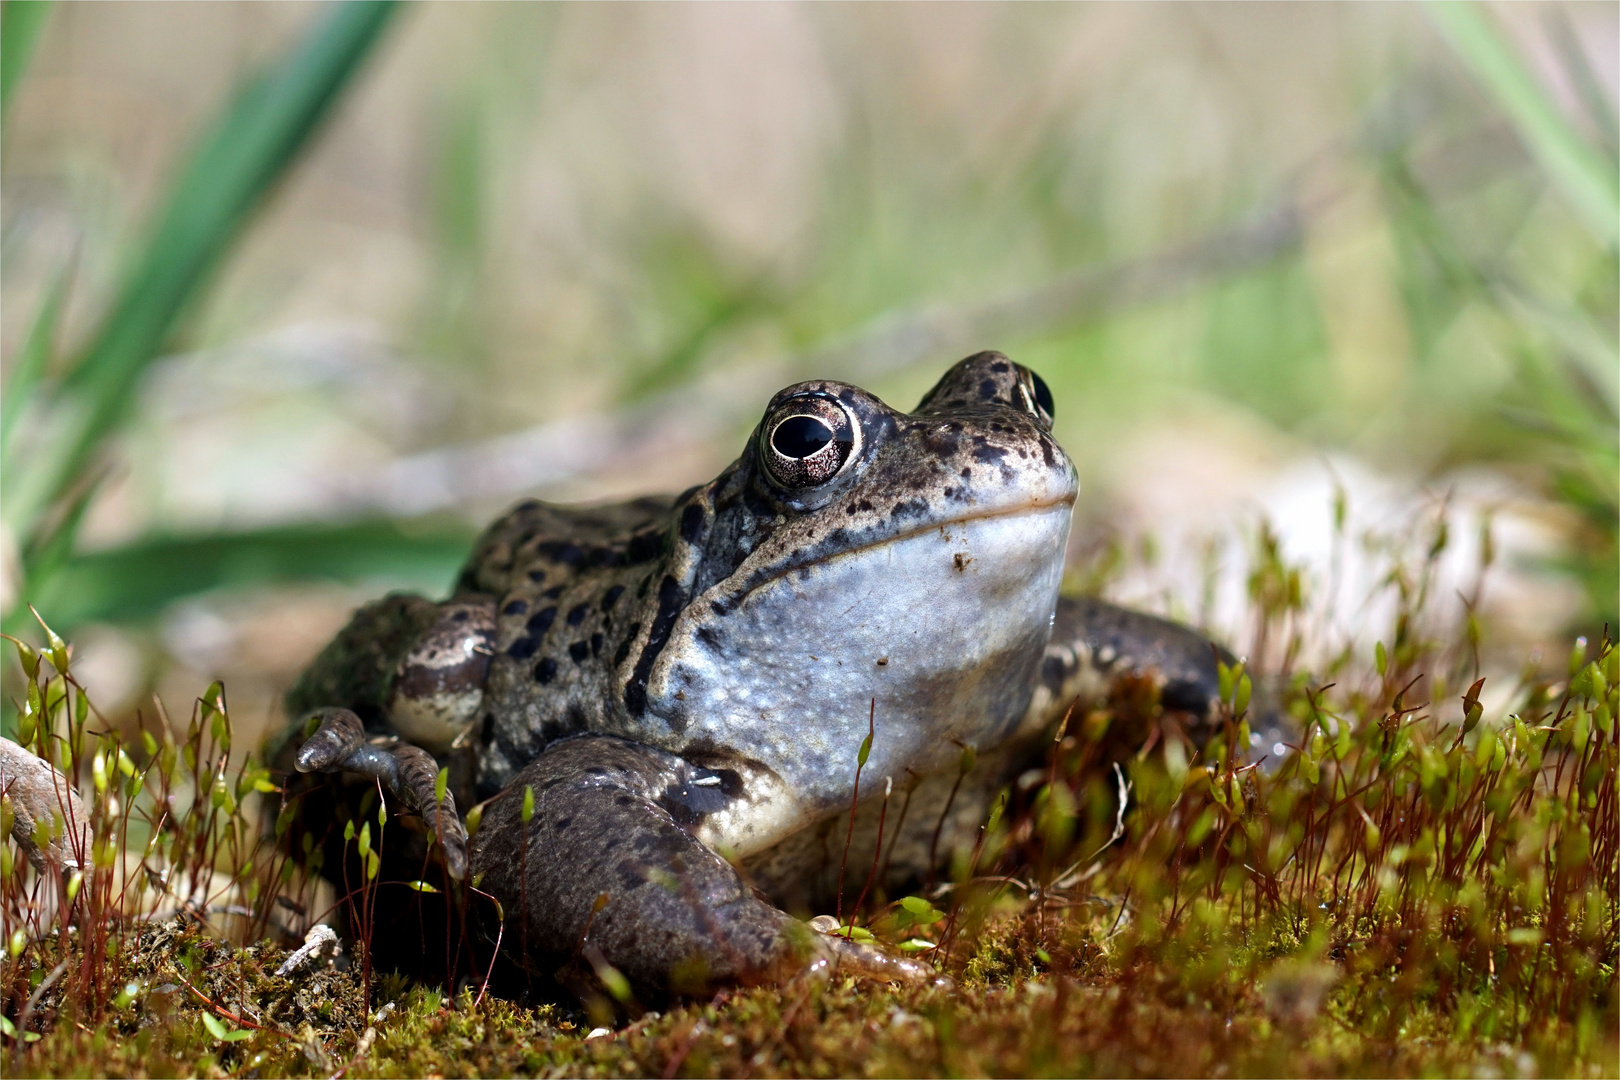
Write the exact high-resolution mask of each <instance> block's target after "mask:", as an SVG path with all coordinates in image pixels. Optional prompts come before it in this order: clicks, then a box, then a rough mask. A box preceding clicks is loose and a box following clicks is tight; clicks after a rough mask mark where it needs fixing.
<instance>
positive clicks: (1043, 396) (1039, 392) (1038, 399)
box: [1029, 371, 1057, 416]
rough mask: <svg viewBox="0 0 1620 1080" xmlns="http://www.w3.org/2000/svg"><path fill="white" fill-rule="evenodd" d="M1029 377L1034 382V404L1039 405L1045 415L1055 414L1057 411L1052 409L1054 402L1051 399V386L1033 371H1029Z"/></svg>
mask: <svg viewBox="0 0 1620 1080" xmlns="http://www.w3.org/2000/svg"><path fill="white" fill-rule="evenodd" d="M1029 378H1030V381H1031V382H1033V383H1034V384H1035V404H1037V405H1039V406H1040V407H1041V410H1042V411H1043V412H1045V413H1046V415H1047V416H1056V415H1057V412H1056V411H1055V410H1054V409H1053V405H1054V404H1055V403H1054V402H1053V401H1052V390H1051V387H1049V386H1047V385H1046V380H1045V379H1043V378H1041V377H1040V376H1039V375H1037V374H1035V373H1034V372H1033V371H1032V372H1030V373H1029Z"/></svg>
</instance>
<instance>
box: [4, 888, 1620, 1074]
mask: <svg viewBox="0 0 1620 1080" xmlns="http://www.w3.org/2000/svg"><path fill="white" fill-rule="evenodd" d="M1108 919H1112V916H1107V917H1106V919H1105V918H1102V917H1099V919H1098V920H1097V925H1095V926H1093V927H1091V929H1094V930H1097V931H1099V932H1103V933H1106V932H1107V927H1106V921H1107V920H1108ZM1026 922H1027V919H1026V918H1024V917H1021V916H1020V915H1018V914H1015V913H1011V912H1009V913H1005V914H1001V915H997V916H993V917H992V918H991V920H990V921H989V922H988V923H987V924H986V926H985V927H984V929H983V932H982V933H981V935H980V936H979V938H978V940H977V942H976V944H975V949H974V951H973V953H972V954H971V956H970V957H969V958H968V961H967V964H966V971H965V972H964V974H963V977H962V978H961V979H960V981H958V982H957V983H956V985H954V986H950V987H897V986H887V985H870V984H861V983H857V982H855V981H854V980H847V979H837V978H835V979H833V980H831V981H828V982H806V983H802V984H797V985H789V986H786V987H782V988H768V989H767V988H754V989H746V990H731V991H722V992H720V993H718V994H716V995H715V996H714V997H713V998H712V999H710V1000H707V1001H702V1002H694V1003H689V1004H685V1005H680V1006H677V1007H673V1008H670V1009H668V1010H667V1011H664V1012H661V1013H659V1012H652V1013H647V1014H645V1015H643V1016H642V1017H640V1018H639V1019H637V1020H635V1021H633V1022H628V1023H622V1024H620V1025H618V1026H616V1027H615V1028H614V1029H613V1030H612V1032H611V1034H608V1035H606V1036H602V1035H598V1036H596V1037H594V1038H588V1037H587V1036H588V1035H589V1033H590V1032H591V1031H592V1030H594V1027H593V1023H592V1021H591V1019H590V1018H589V1017H588V1016H587V1015H586V1013H585V1012H583V1011H582V1010H581V1009H579V1008H578V1007H575V1006H571V1005H567V1004H557V1003H545V1004H540V1005H537V1006H532V1007H524V1006H521V1005H517V1004H513V1003H511V1002H509V1001H505V1000H502V999H500V998H497V997H493V996H487V997H485V998H484V1000H483V1001H476V1000H475V994H474V991H473V989H472V988H468V989H466V990H464V991H463V992H462V993H461V994H460V995H458V996H457V997H454V998H446V997H445V996H444V995H443V994H441V993H440V992H438V991H436V990H434V989H432V988H429V987H425V986H421V985H414V984H411V983H409V982H408V981H406V980H404V979H402V978H398V977H385V978H383V979H382V980H380V981H379V983H378V985H377V986H376V987H375V994H374V1002H375V1003H386V1002H392V1003H393V1004H394V1008H393V1010H391V1011H390V1013H389V1014H388V1015H387V1016H386V1017H385V1018H384V1019H383V1020H382V1021H381V1022H379V1023H377V1024H375V1025H371V1024H369V1023H368V1019H367V1016H366V1013H365V1012H364V1011H363V1010H362V1008H361V1001H360V997H361V993H360V991H361V987H360V982H359V979H358V978H357V977H356V976H355V974H354V972H353V969H350V970H349V971H347V972H340V971H334V970H332V969H330V968H324V969H321V970H317V971H306V972H305V973H304V974H302V975H295V976H294V977H292V978H290V979H282V978H277V977H275V976H274V975H273V974H271V972H273V971H274V969H275V967H276V965H277V964H279V963H280V961H281V960H282V959H283V954H282V952H281V951H280V950H278V949H275V948H273V947H256V948H255V947H250V948H246V949H234V948H231V947H229V946H225V945H222V944H221V943H219V942H217V941H215V940H212V939H210V938H208V937H207V936H205V935H204V934H202V933H201V932H200V931H199V930H197V929H196V928H195V927H194V926H193V927H191V928H189V929H186V928H184V927H183V925H182V924H179V923H175V924H170V925H167V926H161V927H156V928H152V929H150V930H148V931H147V932H146V933H145V934H144V935H143V938H147V939H152V940H151V944H149V945H141V944H137V945H136V948H135V950H134V953H133V955H131V956H130V958H129V961H128V965H127V967H126V968H125V971H126V973H127V974H128V975H130V976H132V977H135V978H139V979H142V980H143V981H144V982H145V984H146V985H147V986H150V987H152V988H153V989H152V990H151V991H148V992H147V993H146V994H145V995H144V996H143V998H142V1000H141V1001H139V1002H132V1003H131V1004H129V1005H128V1006H126V1007H125V1008H123V1009H121V1010H116V1011H115V1012H114V1013H113V1015H111V1016H109V1017H107V1018H106V1019H105V1020H104V1022H103V1023H101V1024H99V1025H95V1026H91V1025H86V1024H81V1023H77V1022H74V1021H73V1020H72V1019H71V1014H70V1013H64V1014H62V1016H61V1019H59V1021H58V1022H57V1023H56V1024H55V1025H53V1030H52V1031H51V1033H50V1034H49V1035H48V1036H47V1038H45V1039H43V1040H41V1041H40V1042H38V1043H34V1044H31V1045H30V1046H29V1047H28V1048H27V1049H26V1051H24V1053H23V1054H22V1055H20V1056H19V1057H13V1058H12V1059H11V1060H10V1061H9V1062H8V1071H10V1072H12V1074H13V1075H43V1076H187V1075H200V1076H220V1077H223V1076H282V1075H285V1076H330V1075H332V1074H334V1073H335V1072H337V1071H338V1070H339V1069H344V1068H346V1069H347V1073H346V1075H350V1076H389V1077H393V1076H401V1077H409V1076H527V1075H580V1076H649V1075H650V1076H711V1075H723V1076H912V1075H928V1076H962V1075H968V1076H972V1075H996V1076H1072V1075H1100V1076H1118V1075H1171V1076H1224V1075H1230V1076H1245V1075H1251V1076H1252V1075H1295V1076H1345V1075H1356V1076H1384V1075H1471V1076H1488V1075H1501V1076H1514V1075H1538V1076H1577V1075H1581V1076H1585V1075H1592V1076H1612V1075H1614V1073H1615V1069H1616V1057H1617V1054H1620V1046H1617V1043H1616V1033H1615V1030H1614V1024H1613V1023H1612V1021H1613V1019H1614V1010H1613V1007H1612V1004H1613V1003H1612V997H1611V999H1610V1002H1609V1004H1608V1005H1607V1006H1606V1007H1600V1008H1599V1009H1598V1010H1596V1011H1595V1012H1596V1014H1602V1015H1606V1016H1607V1017H1608V1020H1609V1021H1610V1022H1608V1023H1602V1024H1594V1023H1593V1022H1592V1019H1593V1017H1594V1014H1593V1013H1588V1014H1584V1015H1586V1017H1587V1019H1586V1020H1585V1021H1584V1022H1583V1021H1582V1020H1580V1019H1577V1020H1576V1021H1575V1022H1573V1023H1572V1022H1570V1020H1569V1019H1568V1018H1564V1017H1559V1016H1551V1015H1542V1016H1540V1017H1537V1018H1536V1019H1535V1020H1534V1021H1533V1022H1532V1023H1529V1024H1527V1025H1525V1026H1524V1027H1523V1029H1522V1030H1521V1031H1520V1033H1519V1035H1518V1037H1517V1038H1514V1039H1512V1040H1503V1039H1500V1038H1497V1037H1495V1035H1496V1034H1497V1033H1496V1032H1493V1031H1490V1030H1481V1029H1480V1028H1479V1027H1478V1026H1477V1025H1475V1024H1474V1023H1472V1018H1473V1016H1474V1015H1475V1011H1474V1010H1472V1009H1470V1008H1469V1007H1467V1006H1466V1005H1464V1007H1461V1008H1459V1007H1457V1006H1456V1005H1455V1004H1454V1005H1453V1006H1451V1007H1446V1006H1444V1005H1443V1004H1442V1003H1441V1002H1439V1001H1438V1000H1436V998H1435V996H1434V987H1432V986H1428V987H1424V986H1412V985H1408V984H1410V983H1411V982H1412V980H1411V979H1410V978H1409V977H1405V976H1404V975H1403V972H1402V970H1401V967H1400V964H1399V963H1398V962H1397V961H1396V960H1395V959H1394V958H1391V957H1388V956H1382V955H1365V954H1363V955H1361V956H1358V957H1357V958H1355V959H1353V960H1350V961H1349V962H1345V961H1340V962H1339V963H1333V962H1331V961H1330V960H1328V959H1327V958H1326V957H1321V958H1318V959H1314V960H1313V959H1309V957H1310V956H1311V955H1312V954H1313V952H1314V948H1313V943H1311V942H1308V941H1307V942H1293V943H1290V944H1291V947H1290V945H1285V944H1282V943H1276V944H1275V945H1274V947H1273V948H1269V949H1264V950H1258V951H1255V952H1252V953H1251V952H1249V951H1248V950H1240V952H1241V953H1242V955H1241V956H1240V957H1239V958H1237V959H1236V962H1235V963H1227V962H1223V963H1221V964H1219V965H1211V964H1208V963H1199V962H1197V960H1196V959H1195V958H1192V957H1188V958H1187V960H1188V962H1186V963H1184V964H1176V963H1172V962H1168V961H1167V958H1163V957H1160V958H1149V957H1146V956H1139V957H1138V956H1130V955H1118V956H1115V957H1112V958H1108V959H1104V958H1102V957H1101V956H1098V957H1096V958H1094V959H1091V960H1086V959H1082V958H1080V957H1078V956H1074V955H1069V954H1066V953H1065V954H1059V955H1052V954H1050V953H1049V955H1050V956H1051V961H1052V962H1051V963H1050V964H1048V963H1045V962H1043V961H1041V960H1040V959H1039V958H1037V957H1033V956H1027V955H1025V954H1026V952H1027V946H1028V943H1029V938H1028V931H1029V927H1028V926H1027V925H1026ZM1116 934H1117V930H1116ZM1228 959H1232V958H1230V957H1229V958H1228ZM187 983H189V984H190V986H187V985H186V984H187ZM193 988H195V989H193ZM203 996H206V997H207V998H208V999H209V1000H210V1001H211V1002H212V1003H213V1005H212V1006H209V1005H205V1004H204V1003H203V1000H202V998H203ZM379 1007H380V1004H379ZM1526 1007H1527V1008H1531V1007H1530V1006H1529V1005H1528V1003H1526ZM210 1008H212V1011H213V1012H214V1015H215V1016H216V1018H219V1019H220V1020H221V1022H222V1024H223V1026H224V1027H225V1028H226V1029H227V1033H228V1034H229V1032H230V1031H231V1030H249V1029H247V1028H245V1027H241V1026H239V1025H238V1024H237V1023H235V1022H233V1021H231V1020H229V1019H226V1018H224V1016H223V1015H222V1014H230V1015H232V1016H236V1017H239V1018H242V1019H247V1018H248V1017H254V1018H256V1019H257V1020H258V1022H259V1024H260V1027H262V1028H265V1029H279V1030H256V1031H252V1033H251V1034H249V1035H248V1036H247V1037H245V1038H243V1039H241V1040H239V1041H230V1042H227V1041H222V1040H221V1039H219V1038H218V1037H216V1035H215V1034H214V1033H211V1032H210V1031H209V1030H208V1028H207V1027H206V1026H205V1024H204V1022H203V1020H202V1016H203V1013H204V1011H206V1010H209V1009H210ZM1532 1011H1534V1010H1533V1009H1532ZM250 1022H251V1021H250ZM368 1027H370V1028H371V1030H372V1032H373V1033H372V1035H371V1036H370V1037H367V1036H366V1031H367V1029H368ZM362 1042H364V1044H365V1046H366V1049H365V1050H364V1052H363V1053H362V1054H360V1055H359V1056H358V1057H357V1056H356V1051H357V1049H358V1048H359V1047H360V1045H361V1043H362Z"/></svg>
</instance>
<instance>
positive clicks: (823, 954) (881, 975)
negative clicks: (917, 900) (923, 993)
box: [806, 931, 950, 986]
mask: <svg viewBox="0 0 1620 1080" xmlns="http://www.w3.org/2000/svg"><path fill="white" fill-rule="evenodd" d="M822 973H825V974H827V975H828V976H832V975H854V976H857V977H859V978H865V979H878V980H881V981H883V982H898V983H909V984H911V985H919V986H920V985H924V984H927V983H931V982H932V983H938V982H940V981H941V980H944V982H945V983H946V984H947V985H948V984H949V982H950V980H949V979H948V978H946V977H945V976H943V975H941V974H940V973H939V972H937V971H935V970H934V968H933V965H931V964H926V963H924V962H922V961H921V960H916V959H913V958H912V957H909V956H901V955H899V954H897V953H895V952H892V951H891V950H890V949H889V948H888V947H886V946H883V945H878V944H872V943H868V942H864V941H852V940H850V939H849V938H846V937H844V936H842V935H841V934H839V933H837V932H836V931H835V932H833V933H818V934H817V935H816V942H815V948H814V949H813V950H812V952H811V958H810V963H809V965H808V966H807V968H806V974H809V975H812V976H815V975H820V974H822Z"/></svg>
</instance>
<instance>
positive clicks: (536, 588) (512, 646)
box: [456, 495, 675, 796]
mask: <svg viewBox="0 0 1620 1080" xmlns="http://www.w3.org/2000/svg"><path fill="white" fill-rule="evenodd" d="M674 503H675V497H674V496H669V495H654V496H647V497H644V498H639V499H632V500H630V501H628V502H622V503H613V504H607V505H601V506H585V507H573V506H554V505H552V504H549V503H543V502H539V501H538V500H532V499H531V500H529V501H526V502H523V503H519V504H518V505H517V506H515V507H514V508H512V510H510V511H509V512H508V513H507V514H506V515H505V516H503V517H502V518H500V519H499V520H498V521H496V522H495V523H494V524H493V525H491V526H490V527H489V528H488V529H487V530H486V531H485V533H484V535H483V536H482V537H481V538H480V539H479V541H478V543H477V545H476V546H475V547H474V548H473V552H472V555H471V557H470V558H469V559H468V561H467V565H466V566H465V568H464V569H463V570H462V573H461V577H460V579H459V580H458V583H457V588H456V592H457V594H458V595H459V596H484V597H492V598H494V601H495V632H494V640H493V652H494V655H493V656H492V657H491V660H490V667H489V681H488V683H487V684H486V687H485V697H484V706H485V713H486V715H485V716H484V718H483V722H482V724H481V725H480V726H479V751H478V754H477V788H478V791H479V794H480V796H488V795H489V794H492V793H493V792H495V791H497V790H499V789H500V787H501V786H502V785H503V784H504V783H505V782H506V780H507V779H508V778H509V777H510V776H511V774H512V773H513V772H515V771H516V770H517V769H520V768H522V767H523V766H524V765H526V764H528V763H529V762H530V761H531V760H533V759H534V757H535V756H536V755H537V754H539V752H540V751H541V750H542V749H543V748H544V747H545V746H546V745H547V744H549V743H552V742H555V741H556V740H557V739H560V738H564V737H566V736H568V735H574V734H579V733H581V732H587V731H600V730H603V729H604V728H605V727H606V726H607V724H608V717H609V714H610V713H612V712H613V710H614V709H615V708H616V701H615V695H614V694H613V680H612V672H613V669H614V668H616V667H617V666H618V665H619V664H621V663H623V661H624V656H625V654H627V653H628V652H629V651H630V647H631V645H632V643H633V642H634V641H635V640H636V637H637V635H638V634H640V632H641V629H642V627H641V620H640V619H639V618H638V617H637V616H636V611H637V610H638V605H639V602H640V601H641V600H643V599H644V598H645V596H646V593H647V590H648V588H649V583H650V582H651V580H652V578H653V575H654V573H655V571H656V568H657V566H658V564H659V562H660V560H661V557H662V555H663V553H664V548H665V538H666V535H667V533H668V529H669V520H670V513H671V507H672V506H673V505H674Z"/></svg>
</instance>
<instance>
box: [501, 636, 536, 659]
mask: <svg viewBox="0 0 1620 1080" xmlns="http://www.w3.org/2000/svg"><path fill="white" fill-rule="evenodd" d="M539 651H540V639H539V638H532V637H521V638H518V639H517V640H516V641H514V642H512V645H511V647H510V648H508V649H507V650H506V655H508V656H510V657H511V658H512V659H514V660H527V659H528V658H529V657H531V656H533V655H534V654H535V653H537V652H539Z"/></svg>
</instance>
